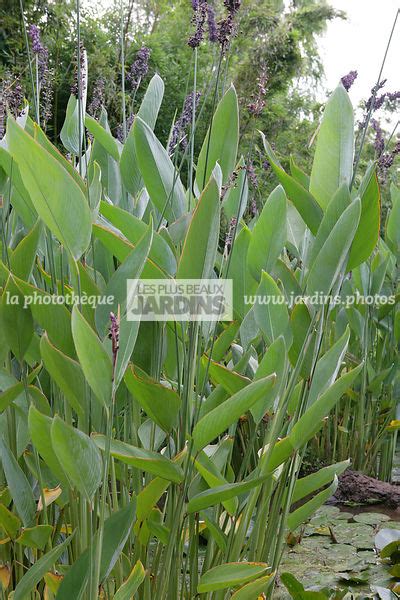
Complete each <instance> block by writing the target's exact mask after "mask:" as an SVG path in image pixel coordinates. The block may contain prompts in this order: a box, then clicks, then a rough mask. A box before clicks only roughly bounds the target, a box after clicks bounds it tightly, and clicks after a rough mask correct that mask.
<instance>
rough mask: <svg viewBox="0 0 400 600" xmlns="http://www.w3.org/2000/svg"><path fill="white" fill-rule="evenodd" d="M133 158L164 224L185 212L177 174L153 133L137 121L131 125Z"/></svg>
mask: <svg viewBox="0 0 400 600" xmlns="http://www.w3.org/2000/svg"><path fill="white" fill-rule="evenodd" d="M132 129H133V135H134V140H135V150H136V156H137V160H138V164H139V168H140V172H141V174H142V177H143V181H144V183H145V185H146V189H147V191H148V193H149V195H150V198H151V201H152V202H153V203H154V205H155V206H156V208H157V210H158V211H159V212H160V213H161V214H162V215H163V216H165V218H166V219H167V221H176V219H178V217H180V216H181V215H182V214H183V213H184V212H185V206H186V198H185V190H184V189H183V185H182V182H181V180H180V177H179V174H178V173H177V172H176V170H175V167H174V165H173V163H172V161H171V159H170V157H169V155H168V152H167V151H166V150H165V148H164V147H163V146H162V145H161V143H160V142H159V141H158V139H157V138H156V136H155V135H154V133H153V132H152V130H151V129H150V127H149V126H148V125H146V123H145V122H144V121H142V119H141V118H140V117H136V118H135V121H134V123H133V128H132Z"/></svg>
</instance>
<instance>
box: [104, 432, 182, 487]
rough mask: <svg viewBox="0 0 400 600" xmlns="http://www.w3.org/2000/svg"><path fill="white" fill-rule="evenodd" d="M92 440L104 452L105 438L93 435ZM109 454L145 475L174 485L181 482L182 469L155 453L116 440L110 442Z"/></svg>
mask: <svg viewBox="0 0 400 600" xmlns="http://www.w3.org/2000/svg"><path fill="white" fill-rule="evenodd" d="M93 440H94V442H95V444H96V445H97V446H98V448H100V449H101V450H103V451H104V449H105V440H106V438H105V436H104V435H100V434H95V435H93ZM110 452H111V454H112V456H114V458H117V459H118V460H120V461H122V462H123V463H125V464H127V465H132V466H133V467H135V468H136V469H140V470H141V471H145V472H146V473H152V474H153V475H158V476H159V477H162V478H163V479H168V481H173V482H175V483H181V481H183V472H182V469H181V468H180V467H179V466H178V465H177V464H175V463H174V462H172V461H171V460H169V459H168V458H166V457H165V456H163V455H162V454H158V453H157V452H152V451H150V450H144V449H143V448H136V447H135V446H130V445H129V444H126V443H125V442H120V441H118V440H111V450H110Z"/></svg>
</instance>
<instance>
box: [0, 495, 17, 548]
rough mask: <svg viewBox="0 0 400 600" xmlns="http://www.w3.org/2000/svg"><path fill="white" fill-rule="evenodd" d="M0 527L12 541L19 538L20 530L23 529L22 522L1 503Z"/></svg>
mask: <svg viewBox="0 0 400 600" xmlns="http://www.w3.org/2000/svg"><path fill="white" fill-rule="evenodd" d="M0 527H2V528H3V529H4V531H5V533H6V535H8V536H9V537H10V538H11V539H14V538H15V537H16V536H17V533H18V530H19V528H20V527H21V521H20V519H19V518H18V517H17V515H14V513H12V512H11V511H10V510H8V508H7V507H6V506H4V504H1V503H0Z"/></svg>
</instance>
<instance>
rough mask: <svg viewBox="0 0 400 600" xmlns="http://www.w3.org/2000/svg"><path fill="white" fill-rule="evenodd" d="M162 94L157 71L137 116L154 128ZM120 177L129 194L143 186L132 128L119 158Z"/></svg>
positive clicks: (162, 88)
mask: <svg viewBox="0 0 400 600" xmlns="http://www.w3.org/2000/svg"><path fill="white" fill-rule="evenodd" d="M163 96H164V82H163V80H162V79H161V77H160V76H159V75H157V73H156V74H155V75H154V77H153V78H152V79H151V81H150V83H149V85H148V88H147V90H146V93H145V95H144V97H143V100H142V103H141V105H140V108H139V112H138V116H139V117H140V118H141V119H143V121H144V122H145V123H146V124H147V125H148V126H149V127H150V129H151V130H154V126H155V124H156V120H157V116H158V111H159V110H160V106H161V102H162V99H163ZM120 169H121V177H122V181H123V183H124V186H125V187H126V189H127V190H128V192H129V193H130V194H132V195H133V196H136V194H137V193H138V192H139V191H140V189H141V188H142V187H143V180H142V176H141V174H140V171H139V166H138V161H137V156H136V149H135V140H134V132H133V128H131V130H130V131H129V132H128V137H127V139H126V141H125V144H124V148H123V150H122V154H121V159H120Z"/></svg>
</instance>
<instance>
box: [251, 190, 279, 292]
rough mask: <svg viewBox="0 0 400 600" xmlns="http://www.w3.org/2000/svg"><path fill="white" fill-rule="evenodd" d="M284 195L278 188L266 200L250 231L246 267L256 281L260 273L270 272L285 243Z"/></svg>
mask: <svg viewBox="0 0 400 600" xmlns="http://www.w3.org/2000/svg"><path fill="white" fill-rule="evenodd" d="M286 237H287V235H286V194H285V191H284V189H283V187H282V186H280V185H279V186H278V187H277V188H275V189H274V191H273V192H271V194H270V195H269V197H268V198H267V201H266V202H265V204H264V206H263V209H262V211H261V214H260V216H259V218H258V219H257V222H256V224H255V226H254V229H253V231H252V235H251V240H250V244H249V249H248V252H247V265H248V268H249V269H250V272H251V274H252V275H253V277H254V279H256V280H257V281H259V280H260V277H261V271H263V270H264V271H268V272H270V271H271V270H272V269H273V267H274V264H275V262H276V259H277V258H278V256H279V255H280V253H281V252H282V249H283V246H284V245H285V242H286Z"/></svg>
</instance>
